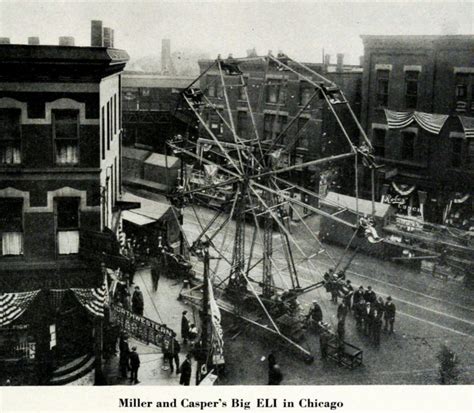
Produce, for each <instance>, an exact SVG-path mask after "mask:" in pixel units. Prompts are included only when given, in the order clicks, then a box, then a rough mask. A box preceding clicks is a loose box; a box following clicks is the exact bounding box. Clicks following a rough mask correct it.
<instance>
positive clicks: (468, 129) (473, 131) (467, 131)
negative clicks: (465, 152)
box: [459, 116, 474, 138]
mask: <svg viewBox="0 0 474 413" xmlns="http://www.w3.org/2000/svg"><path fill="white" fill-rule="evenodd" d="M459 119H460V120H461V124H462V127H463V129H464V137H465V138H474V118H470V117H468V116H459Z"/></svg>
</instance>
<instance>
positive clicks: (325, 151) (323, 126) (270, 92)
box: [199, 55, 362, 192]
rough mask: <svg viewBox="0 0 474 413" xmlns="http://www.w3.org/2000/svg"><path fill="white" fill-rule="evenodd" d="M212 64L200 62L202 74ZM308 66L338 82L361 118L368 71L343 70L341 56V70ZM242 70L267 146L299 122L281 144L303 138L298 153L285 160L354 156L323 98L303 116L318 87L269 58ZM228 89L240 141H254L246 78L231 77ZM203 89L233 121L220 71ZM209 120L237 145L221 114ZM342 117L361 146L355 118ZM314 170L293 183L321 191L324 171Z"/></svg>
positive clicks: (243, 64) (296, 175) (210, 114)
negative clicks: (362, 91) (345, 153)
mask: <svg viewBox="0 0 474 413" xmlns="http://www.w3.org/2000/svg"><path fill="white" fill-rule="evenodd" d="M212 63H213V61H211V60H201V61H199V67H200V71H201V73H203V72H204V71H206V70H207V69H208V68H209V67H210V66H211V65H212ZM289 65H290V67H294V68H296V69H297V70H298V71H300V70H301V69H300V68H299V67H298V66H295V64H294V63H291V62H290V63H289ZM306 66H308V67H309V68H310V69H311V70H313V71H316V72H318V73H320V74H321V75H323V76H325V77H326V78H328V79H330V80H331V81H333V82H335V83H336V84H337V85H338V86H339V87H340V88H341V89H342V90H343V92H344V93H345V95H346V97H347V100H348V101H349V103H350V104H351V106H352V108H353V110H354V112H355V113H356V115H358V113H359V111H360V103H361V101H360V87H361V78H362V70H361V68H360V67H359V66H348V65H343V56H342V55H338V64H337V65H331V64H329V59H327V60H326V62H325V63H324V64H323V63H309V64H306ZM238 67H239V69H240V71H242V72H243V76H244V79H245V83H246V85H247V93H248V98H249V103H250V105H251V108H252V112H253V113H254V120H255V128H256V129H257V132H258V135H259V137H260V139H261V140H262V141H267V142H269V141H271V140H274V139H275V138H276V137H277V136H278V135H279V134H280V132H282V131H283V130H284V129H285V128H286V126H287V125H288V124H290V123H291V122H292V121H293V119H295V117H298V119H297V120H296V121H295V122H293V124H292V125H291V126H290V128H289V129H288V130H287V132H286V133H285V136H284V138H283V140H282V141H281V144H282V145H281V146H283V145H285V144H286V143H288V142H289V140H290V139H291V138H292V137H293V136H295V135H298V137H299V139H298V142H297V144H296V147H295V149H294V150H293V152H292V153H291V154H283V156H284V157H285V160H284V162H286V163H288V162H291V163H301V162H305V161H309V160H314V159H318V158H321V157H324V156H328V155H333V154H338V153H342V152H343V151H348V149H349V145H348V143H347V141H346V140H345V139H344V137H343V134H342V131H341V130H340V128H339V126H338V125H337V122H336V120H335V118H334V117H333V115H332V114H331V113H330V111H329V109H328V107H327V105H326V103H325V101H324V99H323V98H319V97H316V98H314V99H313V100H312V101H311V103H310V104H309V105H308V106H307V107H306V109H305V110H304V111H303V113H301V114H300V115H299V112H300V110H301V109H303V108H304V106H305V105H306V104H307V103H308V101H309V100H310V98H311V96H312V95H313V93H314V92H315V90H316V89H315V87H314V86H311V85H310V84H309V83H308V82H307V81H305V80H302V79H301V78H300V77H299V76H298V75H297V74H296V73H293V72H291V71H290V70H284V71H282V70H280V69H279V68H278V67H277V65H274V64H268V63H267V61H266V60H265V59H263V58H262V59H255V58H250V59H248V60H246V59H242V61H240V62H239V64H238ZM303 72H304V73H305V76H308V77H311V78H312V80H313V81H318V80H319V79H318V78H317V77H315V76H314V75H311V73H309V72H307V71H303ZM225 83H226V85H227V86H226V92H227V95H228V99H229V105H230V107H231V110H232V116H233V121H234V125H235V127H236V132H237V135H238V136H239V137H241V138H242V139H252V138H254V137H255V132H254V129H255V128H254V125H253V123H252V119H251V117H250V115H249V109H248V105H247V101H246V96H245V93H244V88H243V87H241V86H240V85H239V83H240V78H239V77H238V76H228V75H226V76H225ZM200 89H201V90H202V91H203V92H204V93H205V95H206V97H207V98H208V99H209V100H210V102H211V103H212V104H213V105H214V107H215V108H216V109H217V110H218V111H219V112H220V113H221V114H222V116H223V117H224V118H225V119H228V113H227V108H226V104H225V99H224V94H223V88H222V82H221V78H220V73H219V70H218V68H217V66H214V67H213V68H212V69H210V70H208V71H207V72H206V74H205V75H204V76H202V77H201V80H200ZM203 115H204V117H205V120H206V121H207V123H208V126H209V128H210V130H211V131H212V132H213V133H214V134H215V135H216V137H218V138H219V139H222V140H223V141H228V142H231V141H233V137H232V133H231V131H230V129H228V128H225V127H224V123H223V121H222V119H220V117H219V115H218V114H217V113H216V111H215V110H207V111H205V112H204V113H203ZM340 116H341V119H342V122H343V124H344V125H345V127H346V129H347V131H348V133H349V136H351V137H354V138H355V139H354V141H356V140H357V137H358V131H357V128H356V125H355V124H354V122H353V121H351V119H350V115H349V113H348V112H347V111H345V112H344V111H341V113H340ZM309 169H310V171H311V172H310V173H305V174H302V173H301V171H296V172H293V176H292V177H291V178H292V179H294V180H296V181H298V182H299V183H301V184H303V185H306V186H308V187H312V188H313V189H315V190H317V188H318V185H319V170H318V168H311V167H310V168H309ZM346 191H348V192H351V189H350V188H346Z"/></svg>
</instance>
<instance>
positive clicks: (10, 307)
mask: <svg viewBox="0 0 474 413" xmlns="http://www.w3.org/2000/svg"><path fill="white" fill-rule="evenodd" d="M39 292H40V290H36V291H28V292H23V293H4V294H0V327H4V326H6V325H8V324H10V323H11V322H12V321H14V320H16V319H17V318H18V317H20V316H21V315H22V314H23V313H24V312H25V311H26V310H27V309H28V307H29V306H30V304H31V303H32V302H33V300H34V299H35V298H36V296H37V295H38V293H39Z"/></svg>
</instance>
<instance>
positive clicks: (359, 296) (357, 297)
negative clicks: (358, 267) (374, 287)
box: [352, 285, 365, 307]
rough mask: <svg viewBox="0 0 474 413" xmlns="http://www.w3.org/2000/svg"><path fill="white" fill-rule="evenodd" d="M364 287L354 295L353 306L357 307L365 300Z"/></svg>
mask: <svg viewBox="0 0 474 413" xmlns="http://www.w3.org/2000/svg"><path fill="white" fill-rule="evenodd" d="M364 293H365V291H364V287H362V285H361V286H360V287H359V289H358V290H357V291H356V292H355V293H354V299H353V300H352V306H353V307H357V304H359V302H360V301H361V300H362V299H363V298H364Z"/></svg>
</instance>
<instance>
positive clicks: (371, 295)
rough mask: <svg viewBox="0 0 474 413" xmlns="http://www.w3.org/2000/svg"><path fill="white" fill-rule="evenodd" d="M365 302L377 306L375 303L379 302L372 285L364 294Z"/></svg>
mask: <svg viewBox="0 0 474 413" xmlns="http://www.w3.org/2000/svg"><path fill="white" fill-rule="evenodd" d="M364 300H365V301H366V302H368V303H370V304H371V305H373V304H375V301H376V300H377V295H376V294H375V292H374V291H373V290H372V287H371V286H370V285H369V286H368V287H367V291H366V292H365V293H364Z"/></svg>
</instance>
